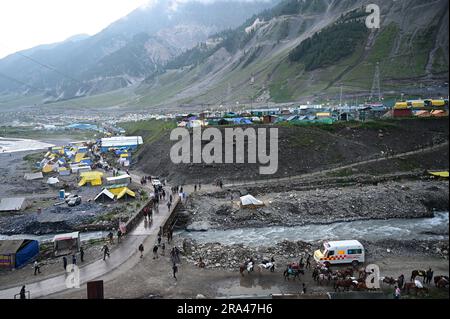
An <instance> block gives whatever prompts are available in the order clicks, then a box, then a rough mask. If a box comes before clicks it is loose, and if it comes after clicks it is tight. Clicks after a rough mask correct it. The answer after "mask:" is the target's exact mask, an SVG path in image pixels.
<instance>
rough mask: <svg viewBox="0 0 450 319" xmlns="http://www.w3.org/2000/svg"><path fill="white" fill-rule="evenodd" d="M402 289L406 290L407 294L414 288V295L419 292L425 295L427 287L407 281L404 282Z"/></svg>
mask: <svg viewBox="0 0 450 319" xmlns="http://www.w3.org/2000/svg"><path fill="white" fill-rule="evenodd" d="M403 290H404V291H406V294H407V295H409V292H410V291H411V290H414V291H415V293H416V295H419V294H422V295H425V294H427V293H428V288H426V287H423V288H419V287H417V286H416V284H415V283H413V282H408V283H406V284H405V287H404V288H403Z"/></svg>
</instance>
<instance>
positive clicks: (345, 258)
mask: <svg viewBox="0 0 450 319" xmlns="http://www.w3.org/2000/svg"><path fill="white" fill-rule="evenodd" d="M364 257H365V252H364V247H363V245H362V244H361V243H360V242H359V241H357V240H343V241H328V242H324V244H323V250H320V249H319V250H316V251H315V252H314V260H315V261H316V262H318V263H322V264H326V265H339V264H352V265H353V266H354V267H356V266H358V265H359V264H360V263H364V261H365V259H364Z"/></svg>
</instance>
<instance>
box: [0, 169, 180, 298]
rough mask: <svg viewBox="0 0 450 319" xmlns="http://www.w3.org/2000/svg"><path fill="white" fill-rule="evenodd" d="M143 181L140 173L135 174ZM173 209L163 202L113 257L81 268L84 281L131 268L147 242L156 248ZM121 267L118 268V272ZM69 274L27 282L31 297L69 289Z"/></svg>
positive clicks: (8, 292)
mask: <svg viewBox="0 0 450 319" xmlns="http://www.w3.org/2000/svg"><path fill="white" fill-rule="evenodd" d="M134 177H135V178H138V180H140V177H139V176H134ZM172 211H173V208H172V209H171V211H170V212H169V210H168V208H167V206H166V202H161V203H160V206H159V212H158V213H156V214H154V215H153V220H152V223H151V224H150V225H148V224H147V222H146V221H144V220H143V221H142V222H141V223H140V225H138V226H137V227H136V229H135V230H134V231H133V232H131V233H130V234H128V235H127V236H126V238H125V239H124V241H123V242H122V243H121V245H120V246H119V247H118V248H117V249H116V250H115V251H114V253H111V258H108V259H106V261H103V260H102V259H100V260H97V261H96V262H93V263H91V264H89V265H86V266H85V267H81V268H80V282H81V283H86V282H88V281H91V280H94V279H96V278H100V277H102V276H105V275H107V274H108V275H109V276H110V277H112V278H115V276H117V275H119V274H121V273H122V272H126V271H127V270H129V269H131V268H132V267H133V266H134V265H135V264H136V263H137V262H138V261H139V260H136V256H138V252H137V247H138V246H139V245H140V244H141V243H143V244H144V247H146V254H148V253H149V251H151V248H153V246H154V244H155V242H156V239H157V234H158V231H159V229H160V227H161V226H162V225H164V223H165V222H166V220H167V218H168V217H169V216H170V214H171V212H172ZM116 270H117V271H116ZM65 281H66V275H65V274H62V275H57V276H54V277H51V278H48V279H45V280H42V281H38V282H34V283H32V284H29V285H27V290H29V291H30V292H31V298H40V297H45V296H47V295H49V294H53V293H57V292H61V291H64V290H66V289H67V286H66V282H65ZM20 288H21V286H16V287H12V288H9V289H4V290H0V299H10V298H13V297H14V295H15V294H17V293H18V291H19V290H20Z"/></svg>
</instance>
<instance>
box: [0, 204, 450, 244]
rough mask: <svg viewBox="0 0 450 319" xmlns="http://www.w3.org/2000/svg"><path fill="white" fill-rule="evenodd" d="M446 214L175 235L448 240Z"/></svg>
mask: <svg viewBox="0 0 450 319" xmlns="http://www.w3.org/2000/svg"><path fill="white" fill-rule="evenodd" d="M448 227H449V213H448V212H439V213H435V216H434V217H432V218H417V219H389V220H360V221H353V222H342V223H333V224H327V225H306V226H295V227H283V226H273V227H263V228H240V229H232V230H209V231H206V232H188V231H178V232H176V235H179V236H181V237H183V238H191V239H195V240H196V241H197V242H199V243H212V242H219V243H222V244H225V245H232V244H246V245H248V246H254V247H256V246H263V245H267V244H271V245H272V244H275V243H278V242H282V241H283V240H288V241H305V242H312V241H318V240H325V239H327V240H344V239H365V240H372V241H376V240H381V239H404V240H410V239H421V240H446V239H448V238H449V237H448ZM107 234H108V232H103V231H97V232H87V233H81V235H80V236H81V240H82V241H87V240H90V239H99V238H105V237H106V235H107ZM54 236H55V234H48V235H43V236H35V235H13V236H4V235H0V240H6V239H9V240H12V239H35V240H38V241H40V242H49V241H51V240H52V239H53V237H54Z"/></svg>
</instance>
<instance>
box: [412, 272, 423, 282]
mask: <svg viewBox="0 0 450 319" xmlns="http://www.w3.org/2000/svg"><path fill="white" fill-rule="evenodd" d="M416 277H423V280H425V278H427V271H426V270H413V271H412V273H411V280H410V281H414V279H416Z"/></svg>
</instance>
